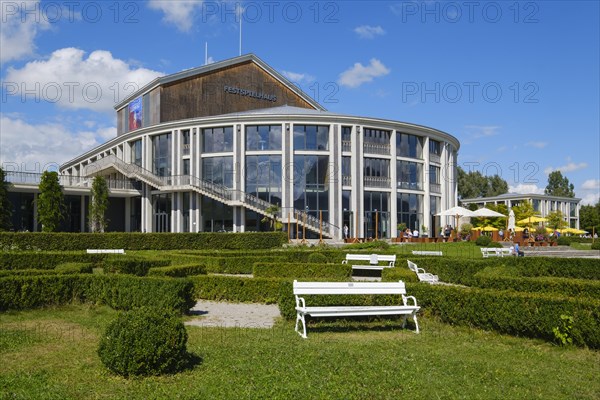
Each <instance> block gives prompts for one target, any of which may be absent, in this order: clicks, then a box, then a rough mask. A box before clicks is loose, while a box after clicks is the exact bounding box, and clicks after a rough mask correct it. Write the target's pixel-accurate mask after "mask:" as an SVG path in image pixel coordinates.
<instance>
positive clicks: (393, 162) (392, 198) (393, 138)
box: [390, 129, 398, 237]
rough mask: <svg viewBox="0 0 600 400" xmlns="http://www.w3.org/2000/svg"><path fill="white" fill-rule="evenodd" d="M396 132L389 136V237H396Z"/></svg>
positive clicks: (393, 131)
mask: <svg viewBox="0 0 600 400" xmlns="http://www.w3.org/2000/svg"><path fill="white" fill-rule="evenodd" d="M397 134H398V131H396V130H395V129H394V130H392V132H391V135H390V154H391V156H392V160H391V161H390V168H391V170H390V180H391V183H392V184H391V188H392V195H391V196H390V201H391V203H392V204H390V214H391V216H390V217H391V218H390V223H391V224H392V227H391V228H392V230H391V232H390V235H391V237H397V236H398V168H397V164H398V160H397V159H396V157H397V156H398V153H397V148H396V135H397Z"/></svg>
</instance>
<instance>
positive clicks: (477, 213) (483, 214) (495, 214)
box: [473, 207, 506, 217]
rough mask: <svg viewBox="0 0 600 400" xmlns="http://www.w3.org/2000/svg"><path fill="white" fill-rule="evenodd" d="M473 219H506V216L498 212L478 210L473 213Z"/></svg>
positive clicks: (487, 209) (484, 209)
mask: <svg viewBox="0 0 600 400" xmlns="http://www.w3.org/2000/svg"><path fill="white" fill-rule="evenodd" d="M473 214H475V215H473V216H474V217H506V215H504V214H501V213H499V212H496V211H493V210H490V209H489V208H485V207H484V208H480V209H479V210H475V211H473Z"/></svg>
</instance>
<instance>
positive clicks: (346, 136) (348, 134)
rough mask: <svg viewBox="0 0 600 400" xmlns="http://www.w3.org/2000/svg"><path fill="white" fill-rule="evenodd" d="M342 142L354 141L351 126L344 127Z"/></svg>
mask: <svg viewBox="0 0 600 400" xmlns="http://www.w3.org/2000/svg"><path fill="white" fill-rule="evenodd" d="M342 140H344V141H347V142H349V141H351V140H352V127H351V126H342Z"/></svg>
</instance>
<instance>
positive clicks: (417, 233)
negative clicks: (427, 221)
mask: <svg viewBox="0 0 600 400" xmlns="http://www.w3.org/2000/svg"><path fill="white" fill-rule="evenodd" d="M412 236H413V237H414V238H418V237H419V231H418V230H416V229H415V230H414V231H413V233H412Z"/></svg>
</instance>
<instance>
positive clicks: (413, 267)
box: [406, 260, 417, 272]
mask: <svg viewBox="0 0 600 400" xmlns="http://www.w3.org/2000/svg"><path fill="white" fill-rule="evenodd" d="M406 262H407V263H408V269H410V270H411V271H412V272H417V264H415V263H414V262H412V261H410V260H406Z"/></svg>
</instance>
